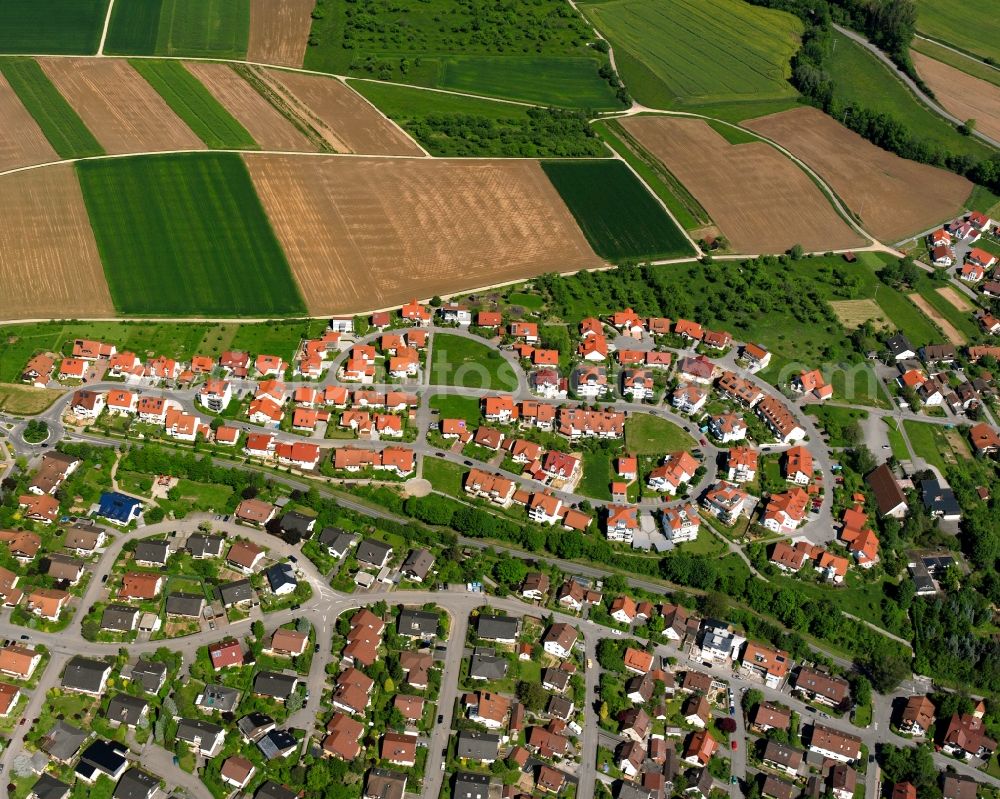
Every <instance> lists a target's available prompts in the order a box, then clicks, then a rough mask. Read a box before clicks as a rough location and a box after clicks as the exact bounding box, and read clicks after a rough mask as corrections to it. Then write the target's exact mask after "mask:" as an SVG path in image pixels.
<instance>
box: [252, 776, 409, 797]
mask: <svg viewBox="0 0 1000 799" xmlns="http://www.w3.org/2000/svg"><path fill="white" fill-rule="evenodd" d="M295 797H296V794H295V791H293V790H290V789H289V788H286V787H285V786H284V785H279V784H278V783H276V782H275V781H274V780H268V781H267V782H265V783H264V784H263V785H261V786H260V787H259V788H258V789H257V793H255V794H254V799H295ZM400 799H402V797H400Z"/></svg>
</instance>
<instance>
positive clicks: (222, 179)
mask: <svg viewBox="0 0 1000 799" xmlns="http://www.w3.org/2000/svg"><path fill="white" fill-rule="evenodd" d="M77 171H78V175H79V178H80V185H81V187H82V189H83V196H84V200H85V201H86V204H87V211H88V213H89V215H90V221H91V225H92V226H93V228H94V236H95V238H96V240H97V246H98V250H99V251H100V253H101V258H102V260H103V262H104V270H105V273H106V275H107V278H108V285H109V287H110V290H111V297H112V299H113V300H114V303H115V307H116V308H117V309H118V311H120V312H121V313H124V314H134V315H152V316H209V317H211V316H249V317H254V316H289V315H294V314H300V313H303V312H304V311H305V306H304V304H303V301H302V296H301V294H300V293H299V290H298V286H297V285H296V283H295V280H294V279H293V277H292V274H291V270H290V269H289V266H288V261H287V260H286V259H285V254H284V252H283V251H282V249H281V245H280V244H279V243H278V240H277V238H276V237H275V235H274V231H273V230H272V229H271V224H270V221H269V220H268V218H267V215H266V214H265V212H264V208H263V206H262V205H261V203H260V199H259V198H258V197H257V194H256V192H255V191H254V188H253V184H252V183H251V182H250V176H249V173H248V172H247V168H246V165H245V164H244V163H243V161H242V159H241V158H240V157H239V156H238V155H236V154H229V153H190V154H181V155H162V156H138V157H134V158H123V159H113V160H108V161H104V160H102V161H83V162H80V163H79V164H78V165H77Z"/></svg>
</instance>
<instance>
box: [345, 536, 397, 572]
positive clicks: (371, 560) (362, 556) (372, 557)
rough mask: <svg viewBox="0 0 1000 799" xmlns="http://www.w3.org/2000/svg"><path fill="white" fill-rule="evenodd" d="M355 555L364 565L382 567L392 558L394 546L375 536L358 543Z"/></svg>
mask: <svg viewBox="0 0 1000 799" xmlns="http://www.w3.org/2000/svg"><path fill="white" fill-rule="evenodd" d="M354 557H356V558H357V559H358V563H360V564H361V565H362V566H371V567H372V568H375V569H381V568H382V567H383V566H385V565H386V564H387V563H388V562H389V560H390V559H391V558H392V547H391V546H389V545H388V544H385V543H383V542H381V541H376V540H375V539H374V538H366V539H365V540H364V541H362V542H361V543H360V544H358V551H357V552H356V553H355V555H354Z"/></svg>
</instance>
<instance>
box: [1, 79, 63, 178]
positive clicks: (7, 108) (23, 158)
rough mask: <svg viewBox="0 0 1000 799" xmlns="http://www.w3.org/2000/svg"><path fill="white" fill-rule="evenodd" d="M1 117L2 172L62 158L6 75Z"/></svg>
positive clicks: (2, 91)
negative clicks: (15, 92) (8, 81)
mask: <svg viewBox="0 0 1000 799" xmlns="http://www.w3.org/2000/svg"><path fill="white" fill-rule="evenodd" d="M0 120H2V122H0V172H3V171H5V170H7V169H16V168H17V167H19V166H30V165H31V164H45V163H48V162H49V161H58V160H59V156H58V155H57V154H56V151H55V150H53V149H52V145H51V144H49V142H48V139H46V138H45V134H44V133H42V129H41V128H39V127H38V123H37V122H35V120H34V119H33V118H32V116H31V114H29V113H28V111H27V109H26V108H25V107H24V106H23V105H22V104H21V101H20V99H18V96H17V95H16V94H14V90H13V89H12V88H11V87H10V84H9V83H7V79H6V78H5V77H4V76H3V75H0Z"/></svg>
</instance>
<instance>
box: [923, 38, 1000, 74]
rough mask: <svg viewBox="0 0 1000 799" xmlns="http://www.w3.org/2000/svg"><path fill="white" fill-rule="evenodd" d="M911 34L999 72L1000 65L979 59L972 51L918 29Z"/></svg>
mask: <svg viewBox="0 0 1000 799" xmlns="http://www.w3.org/2000/svg"><path fill="white" fill-rule="evenodd" d="M913 35H914V36H915V37H916V38H917V39H923V40H924V41H925V42H930V43H931V44H936V45H937V46H938V47H943V48H944V49H945V50H951V52H953V53H955V54H956V55H960V56H962V57H963V58H968V59H969V60H970V61H975V62H976V63H977V64H982V65H983V66H984V67H989V68H990V69H993V70H996V71H997V72H1000V67H998V66H997V65H996V64H990V63H989V62H987V61H984V60H983V59H981V58H980V57H979V56H977V55H973V54H972V53H968V52H966V51H965V50H961V49H959V48H958V47H955V46H954V45H952V44H948V43H947V42H944V41H942V40H941V39H935V38H934V37H933V36H928V35H927V34H925V33H920V32H919V31H917V32H916V33H914V34H913ZM932 57H933V56H932Z"/></svg>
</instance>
